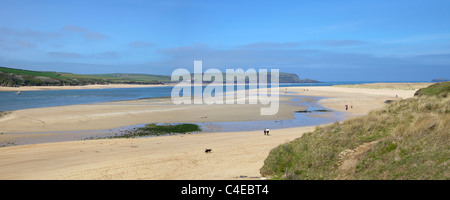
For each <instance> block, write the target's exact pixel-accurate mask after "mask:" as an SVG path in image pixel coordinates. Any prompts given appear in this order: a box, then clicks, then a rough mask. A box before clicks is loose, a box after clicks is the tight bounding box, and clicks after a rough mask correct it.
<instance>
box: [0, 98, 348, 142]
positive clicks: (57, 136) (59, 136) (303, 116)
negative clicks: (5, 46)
mask: <svg viewBox="0 0 450 200" xmlns="http://www.w3.org/2000/svg"><path fill="white" fill-rule="evenodd" d="M288 96H289V95H288ZM320 99H323V97H302V96H292V98H291V102H289V103H291V104H296V105H299V106H304V107H307V110H325V109H326V108H325V107H323V106H321V105H320V104H319V103H318V101H319V100H320ZM293 112H295V111H293ZM345 114H346V113H344V112H339V111H331V112H325V113H320V112H318V113H294V118H293V119H288V120H268V121H241V122H205V123H193V124H197V125H199V126H200V127H201V129H202V131H201V132H199V133H212V132H237V131H257V130H261V133H263V130H264V129H265V128H269V129H271V130H273V129H282V128H293V127H303V126H315V125H320V124H328V123H333V122H336V121H341V120H344V119H345V117H346V116H345ZM144 126H145V124H138V125H131V126H122V127H117V128H113V129H106V130H92V131H58V132H42V133H10V134H31V135H34V134H43V133H46V134H48V133H50V135H40V136H38V137H33V136H30V137H23V138H20V139H16V140H14V141H7V142H0V146H10V145H22V144H36V143H46V142H61V141H74V140H84V139H95V138H106V137H109V136H115V135H123V134H125V133H126V132H127V131H129V130H132V129H134V128H139V127H144ZM52 133H53V134H52ZM149 137H152V136H149Z"/></svg>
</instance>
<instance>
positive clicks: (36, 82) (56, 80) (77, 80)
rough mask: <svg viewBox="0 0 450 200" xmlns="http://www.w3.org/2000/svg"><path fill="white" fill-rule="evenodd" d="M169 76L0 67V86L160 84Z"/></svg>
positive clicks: (168, 78) (166, 80)
mask: <svg viewBox="0 0 450 200" xmlns="http://www.w3.org/2000/svg"><path fill="white" fill-rule="evenodd" d="M166 82H170V77H169V76H160V75H147V74H117V75H116V74H99V75H81V74H72V73H60V72H44V71H30V70H22V69H13V68H7V67H0V86H7V87H18V86H62V85H89V84H114V83H115V84H118V83H122V84H162V83H166Z"/></svg>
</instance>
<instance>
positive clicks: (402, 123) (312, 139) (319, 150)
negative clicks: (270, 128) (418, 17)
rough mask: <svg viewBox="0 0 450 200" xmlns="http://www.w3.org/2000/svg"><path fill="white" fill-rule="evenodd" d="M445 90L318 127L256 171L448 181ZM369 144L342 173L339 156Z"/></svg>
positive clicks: (449, 108)
mask: <svg viewBox="0 0 450 200" xmlns="http://www.w3.org/2000/svg"><path fill="white" fill-rule="evenodd" d="M448 87H450V86H446V88H440V89H439V91H438V92H432V93H425V94H424V95H421V96H418V97H413V98H410V99H406V100H400V101H395V102H393V103H392V104H390V105H389V106H388V107H387V108H386V109H382V110H377V111H372V112H371V113H370V114H369V115H367V116H364V117H360V118H353V119H349V120H346V121H344V122H342V123H334V124H331V125H327V126H323V127H317V128H316V130H315V131H313V132H310V133H306V134H304V135H303V136H302V137H301V138H298V139H295V140H294V141H292V142H288V143H286V144H283V145H280V146H279V147H277V148H275V149H273V150H272V151H271V152H270V154H269V156H268V157H267V158H266V160H265V162H264V166H263V167H262V168H261V170H260V172H261V174H262V175H264V176H267V177H270V178H272V179H389V180H391V179H444V180H449V179H450V170H449V166H448V165H449V162H450V97H448V96H443V95H442V94H443V93H446V91H448ZM431 88H433V87H431ZM433 91H434V90H433ZM428 94H429V95H428ZM369 142H375V143H374V145H373V146H371V147H370V148H368V150H367V151H363V152H362V153H361V155H360V156H359V157H358V159H357V162H356V163H355V168H354V170H352V171H350V172H343V171H342V170H340V168H339V167H340V166H341V163H342V161H343V160H345V157H342V155H341V154H342V153H343V152H345V151H348V150H355V149H356V148H357V147H359V146H363V144H368V143H369Z"/></svg>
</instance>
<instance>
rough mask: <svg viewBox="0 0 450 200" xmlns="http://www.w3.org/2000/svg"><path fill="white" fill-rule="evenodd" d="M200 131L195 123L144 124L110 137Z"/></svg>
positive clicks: (133, 136)
mask: <svg viewBox="0 0 450 200" xmlns="http://www.w3.org/2000/svg"><path fill="white" fill-rule="evenodd" d="M199 131H201V129H200V127H199V126H198V125H196V124H166V125H156V124H146V125H145V127H142V128H137V129H134V130H129V131H127V132H126V133H125V134H122V135H117V136H112V137H111V138H135V137H144V136H162V135H172V134H185V133H192V132H199Z"/></svg>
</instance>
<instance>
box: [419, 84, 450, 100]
mask: <svg viewBox="0 0 450 200" xmlns="http://www.w3.org/2000/svg"><path fill="white" fill-rule="evenodd" d="M448 93H450V81H448V82H441V83H436V84H433V85H430V86H429V87H427V88H422V89H420V90H418V91H417V92H416V93H415V94H414V96H422V95H428V96H438V95H441V96H447V95H448Z"/></svg>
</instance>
